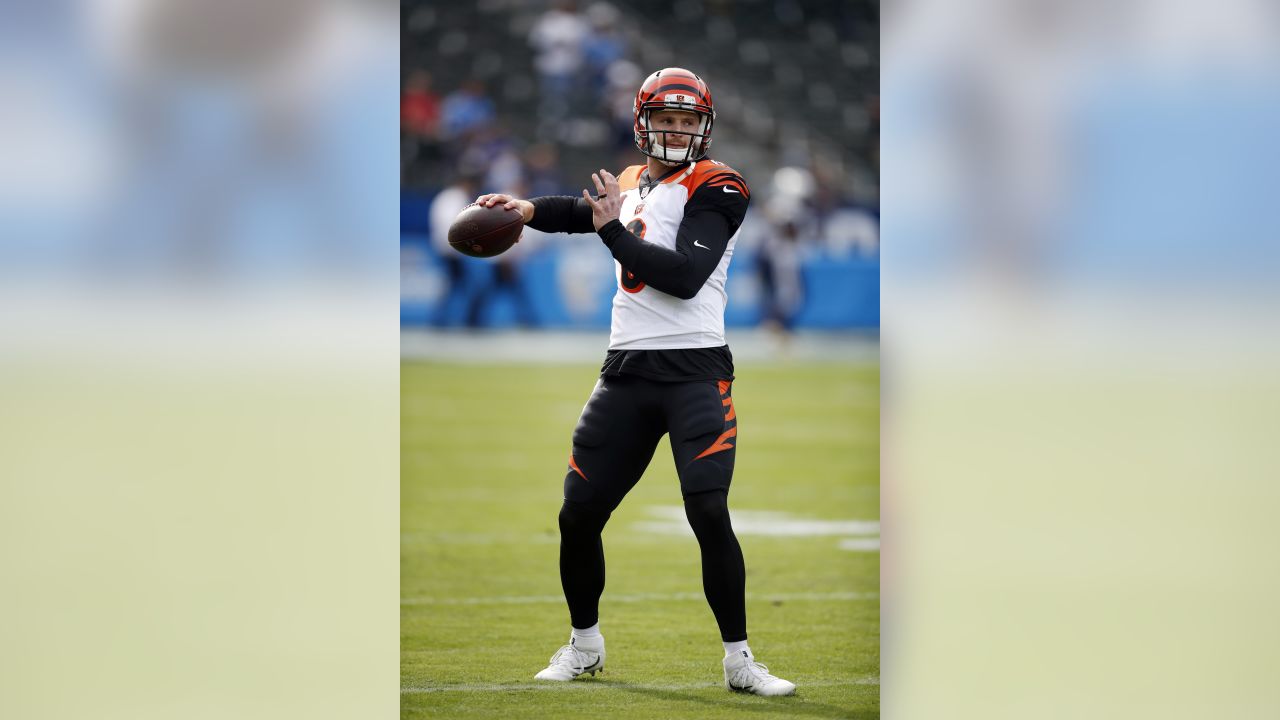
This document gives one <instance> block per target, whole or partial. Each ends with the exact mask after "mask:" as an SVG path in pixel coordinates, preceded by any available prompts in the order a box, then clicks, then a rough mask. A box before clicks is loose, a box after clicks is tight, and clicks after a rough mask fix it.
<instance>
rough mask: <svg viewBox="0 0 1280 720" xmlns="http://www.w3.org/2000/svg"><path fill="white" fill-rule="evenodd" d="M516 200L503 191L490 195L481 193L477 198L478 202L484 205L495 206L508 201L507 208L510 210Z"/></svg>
mask: <svg viewBox="0 0 1280 720" xmlns="http://www.w3.org/2000/svg"><path fill="white" fill-rule="evenodd" d="M514 201H515V198H513V197H511V196H510V195H504V194H502V193H489V194H488V195H481V196H480V197H478V198H476V204H478V205H483V206H485V207H493V206H494V205H497V204H498V203H506V208H507V209H508V210H510V209H511V208H513V207H515V205H513V204H512V203H513V202H514Z"/></svg>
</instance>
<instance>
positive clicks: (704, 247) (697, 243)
mask: <svg viewBox="0 0 1280 720" xmlns="http://www.w3.org/2000/svg"><path fill="white" fill-rule="evenodd" d="M693 244H694V245H697V246H698V247H700V248H702V249H703V250H710V249H711V248H709V247H707V246H706V245H703V244H702V243H700V242H698V241H697V240H694V241H693Z"/></svg>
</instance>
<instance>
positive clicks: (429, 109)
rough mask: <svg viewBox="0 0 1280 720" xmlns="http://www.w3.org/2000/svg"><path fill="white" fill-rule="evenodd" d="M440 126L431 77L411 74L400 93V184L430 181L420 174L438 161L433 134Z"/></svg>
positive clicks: (437, 99) (438, 149) (417, 183)
mask: <svg viewBox="0 0 1280 720" xmlns="http://www.w3.org/2000/svg"><path fill="white" fill-rule="evenodd" d="M439 124H440V96H439V95H437V94H436V93H435V91H434V90H432V89H431V73H429V72H427V71H426V70H424V69H422V68H419V69H417V70H414V71H413V72H412V73H410V75H409V78H408V79H407V80H406V81H405V85H404V89H403V90H402V91H401V93H400V182H401V183H402V184H403V185H406V186H416V185H420V184H422V183H423V181H426V180H429V178H427V177H423V172H422V170H423V169H424V168H426V167H430V166H431V165H432V164H433V163H435V162H437V161H438V160H439V159H440V146H439V143H438V140H437V138H436V133H437V131H438V129H439Z"/></svg>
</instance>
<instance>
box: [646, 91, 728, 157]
mask: <svg viewBox="0 0 1280 720" xmlns="http://www.w3.org/2000/svg"><path fill="white" fill-rule="evenodd" d="M659 110H683V111H685V112H691V113H696V114H697V115H698V116H699V118H700V120H701V122H700V123H699V125H698V132H682V131H674V130H653V129H652V128H651V126H650V124H649V114H650V113H652V112H656V111H659ZM632 112H633V114H634V115H635V142H636V148H637V149H639V150H640V152H642V153H644V154H645V155H648V156H649V157H653V158H657V159H659V160H662V161H663V162H666V163H669V164H672V165H674V164H678V163H686V162H694V161H697V160H701V159H702V158H704V157H706V156H707V151H708V150H709V149H710V148H711V126H712V124H714V123H715V119H716V109H715V105H714V104H713V103H712V102H711V89H710V88H708V87H707V84H706V83H705V82H703V81H702V78H700V77H698V76H697V75H694V74H693V73H691V72H689V71H688V70H685V69H684V68H664V69H662V70H659V71H657V72H655V73H654V74H652V75H650V76H649V77H647V78H645V81H644V83H643V84H641V85H640V91H639V92H637V93H636V101H635V105H634V107H633V110H632ZM668 135H686V136H688V137H689V145H688V147H683V148H669V147H667V142H666V136H668Z"/></svg>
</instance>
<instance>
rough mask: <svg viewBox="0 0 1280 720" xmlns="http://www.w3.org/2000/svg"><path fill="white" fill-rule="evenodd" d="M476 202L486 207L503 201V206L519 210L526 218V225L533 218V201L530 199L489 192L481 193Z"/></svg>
mask: <svg viewBox="0 0 1280 720" xmlns="http://www.w3.org/2000/svg"><path fill="white" fill-rule="evenodd" d="M476 203H477V204H479V205H483V206H485V207H493V206H494V205H497V204H499V203H502V206H503V207H505V208H506V209H508V210H511V209H513V208H514V209H516V210H519V211H520V216H521V217H523V218H524V222H525V224H526V225H527V224H528V223H529V221H530V220H532V219H533V203H531V202H529V201H528V200H520V199H518V198H513V197H511V196H510V195H504V194H502V193H489V194H488V195H481V196H480V197H478V198H476Z"/></svg>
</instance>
